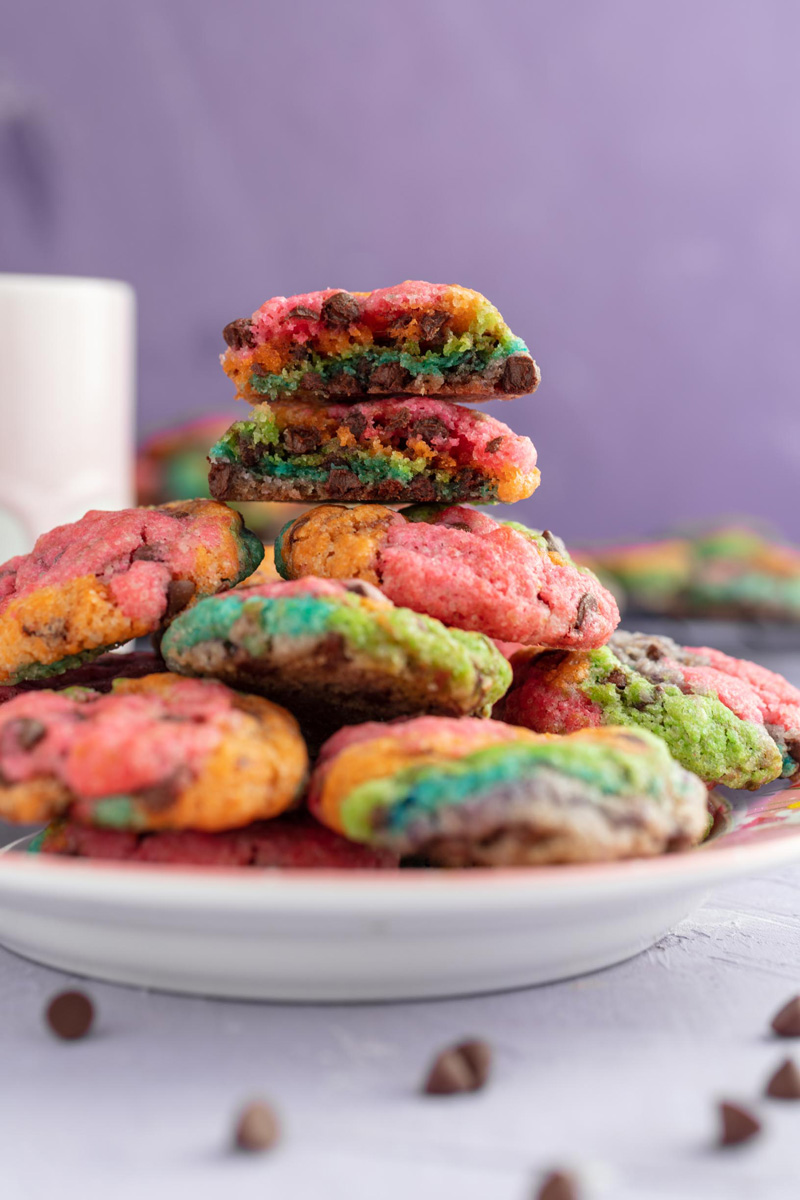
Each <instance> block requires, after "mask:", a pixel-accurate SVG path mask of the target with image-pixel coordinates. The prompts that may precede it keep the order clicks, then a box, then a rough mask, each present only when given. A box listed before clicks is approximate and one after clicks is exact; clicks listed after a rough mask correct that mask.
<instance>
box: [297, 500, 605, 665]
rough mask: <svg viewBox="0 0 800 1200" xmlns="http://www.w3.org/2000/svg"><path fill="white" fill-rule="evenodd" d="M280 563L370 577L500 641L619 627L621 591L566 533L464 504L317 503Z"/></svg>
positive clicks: (597, 637) (582, 642)
mask: <svg viewBox="0 0 800 1200" xmlns="http://www.w3.org/2000/svg"><path fill="white" fill-rule="evenodd" d="M275 562H276V565H277V567H278V570H279V571H280V573H281V574H282V575H283V576H284V578H286V579H298V578H300V577H302V576H303V575H320V576H326V577H328V578H334V579H352V578H357V579H364V580H366V581H367V582H368V583H373V584H376V585H377V586H378V587H379V588H380V589H381V590H382V591H383V592H384V593H385V594H386V595H387V596H388V597H389V599H390V600H392V601H394V603H395V604H398V605H402V606H403V607H405V608H412V609H414V610H415V611H416V612H421V613H427V614H428V616H431V617H436V618H437V619H438V620H440V621H442V622H444V624H445V625H451V626H454V627H456V628H459V629H469V630H475V631H477V632H479V633H484V634H486V635H487V636H488V637H492V638H498V639H500V640H501V641H503V642H522V643H524V644H526V645H537V646H559V647H560V646H564V647H570V648H571V647H575V648H579V647H580V648H583V647H593V646H601V645H603V644H604V643H605V642H606V641H608V639H609V637H610V636H611V634H612V632H613V630H614V628H615V627H616V625H617V624H618V623H619V610H618V609H617V605H616V601H615V600H614V597H613V596H612V595H611V594H610V592H608V591H607V590H606V589H605V588H604V587H603V586H602V585H601V584H600V582H599V580H598V579H597V578H596V577H595V576H594V575H593V574H592V573H591V571H589V570H587V569H586V568H584V567H578V566H576V564H575V563H574V562H573V561H572V559H571V558H570V556H569V554H568V552H567V550H566V549H565V547H564V544H563V542H562V541H561V540H560V538H557V537H556V536H555V535H554V534H552V533H551V532H550V531H549V530H545V531H544V532H542V533H539V532H537V531H535V530H531V529H527V528H526V527H525V526H524V525H519V524H517V523H512V522H502V521H494V520H492V518H491V517H489V516H487V515H486V514H485V513H482V512H476V511H474V510H473V509H469V508H464V507H461V506H458V505H455V506H452V507H449V508H444V509H442V508H436V507H433V506H426V505H419V506H414V507H412V508H407V509H403V510H402V512H394V511H393V510H391V509H389V508H385V507H382V506H380V505H377V504H364V505H360V506H359V507H357V508H346V507H345V506H344V505H320V506H319V507H318V508H315V509H312V510H311V511H310V512H308V513H305V514H304V515H303V516H302V517H300V518H299V519H298V520H296V521H293V522H291V523H290V524H289V525H287V526H286V528H285V529H283V530H281V533H280V535H279V537H278V539H277V541H276V544H275Z"/></svg>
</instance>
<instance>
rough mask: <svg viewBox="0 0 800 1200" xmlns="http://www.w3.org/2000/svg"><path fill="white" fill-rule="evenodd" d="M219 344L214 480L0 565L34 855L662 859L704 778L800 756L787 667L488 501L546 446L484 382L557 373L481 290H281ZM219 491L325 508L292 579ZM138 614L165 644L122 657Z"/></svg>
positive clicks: (675, 844) (754, 770) (9, 773)
mask: <svg viewBox="0 0 800 1200" xmlns="http://www.w3.org/2000/svg"><path fill="white" fill-rule="evenodd" d="M225 340H226V342H227V345H228V349H227V351H226V353H225V354H224V356H223V366H224V369H225V371H226V373H227V374H228V375H229V376H230V378H231V379H232V380H233V381H234V382H235V384H236V387H237V391H238V393H239V395H240V396H241V397H243V398H244V399H245V400H247V401H248V402H249V403H250V404H251V405H252V408H251V413H250V416H249V418H248V419H246V420H242V421H238V422H236V423H235V424H234V425H233V426H232V427H231V428H230V429H229V430H228V431H227V432H226V433H225V434H224V435H223V436H222V438H221V439H220V440H219V441H218V442H217V443H216V445H215V446H214V447H213V448H212V450H211V452H210V487H211V491H212V493H213V496H214V497H215V499H213V500H202V501H201V500H198V501H192V502H188V503H186V504H179V505H172V506H169V505H168V506H162V507H161V508H152V509H133V510H129V511H128V512H125V513H115V514H110V513H105V514H102V513H90V514H87V516H86V517H85V518H83V520H82V521H80V522H77V523H76V525H74V526H69V527H63V528H62V529H59V530H54V531H53V532H52V533H51V534H48V535H45V537H44V538H41V539H39V542H37V544H36V547H35V548H34V550H33V552H32V553H31V554H30V555H28V556H24V557H23V558H20V559H16V560H12V561H11V562H10V563H7V564H5V566H4V567H0V684H6V685H8V686H7V690H6V693H5V697H3V696H1V695H0V701H2V700H3V699H5V703H3V704H2V706H1V707H0V815H3V816H5V817H7V818H8V819H11V820H19V821H26V820H27V821H37V822H40V821H50V822H51V824H50V825H49V827H48V828H47V830H46V831H45V832H44V833H43V834H41V835H40V836H39V838H38V839H37V841H36V843H35V846H36V848H37V849H40V850H46V851H48V850H49V851H53V852H57V853H61V854H72V855H93V856H100V857H112V858H118V859H137V860H147V861H160V862H202V863H204V864H207V865H208V864H214V863H224V864H227V865H251V866H304V867H310V866H323V865H324V866H338V867H346V868H352V867H362V868H364V867H369V868H373V869H374V868H386V867H394V866H396V865H397V864H398V863H401V862H402V863H403V864H405V865H414V866H418V867H432V866H457V867H475V866H507V865H535V864H540V863H552V862H571V861H589V860H592V859H610V858H619V857H629V856H632V855H651V854H658V853H661V852H664V851H666V850H674V849H679V848H682V847H685V846H689V845H693V844H695V843H696V842H698V841H699V840H700V839H701V838H702V837H703V836H704V834H705V832H706V831H707V829H708V825H709V810H708V804H707V789H706V786H705V785H706V784H707V783H715V782H719V781H720V780H724V781H725V782H727V783H730V784H732V785H733V786H738V787H751V788H752V787H757V786H759V785H760V784H761V783H763V782H766V781H767V780H769V779H774V778H777V777H778V776H779V775H781V774H784V775H791V774H793V773H794V772H796V771H797V770H798V765H799V764H800V692H797V691H796V689H793V688H791V686H790V685H789V684H788V683H786V681H785V680H782V679H781V678H780V677H779V676H775V675H773V674H771V673H770V672H766V671H764V670H763V669H762V668H758V667H755V666H754V665H753V664H747V663H741V662H738V661H737V660H734V659H728V658H726V657H725V656H724V655H720V654H719V653H718V652H715V651H711V650H706V649H702V648H701V649H699V650H692V649H688V648H686V647H679V646H676V645H675V644H674V643H671V642H669V641H668V639H663V638H660V639H654V638H650V639H646V638H645V639H643V638H642V637H641V635H635V634H622V633H619V632H616V633H615V629H616V626H617V624H618V622H619V612H618V609H617V605H616V602H615V600H614V597H613V596H612V595H611V593H610V592H609V591H608V590H607V589H606V588H605V587H603V586H602V584H601V583H600V582H599V580H598V579H597V578H596V576H595V575H593V574H592V572H591V571H590V570H588V569H587V568H586V567H582V566H579V565H577V564H576V563H575V562H574V561H573V560H572V558H571V557H570V555H569V553H568V552H567V550H566V548H565V547H564V544H563V543H562V542H561V540H560V539H559V538H558V537H557V536H556V535H555V534H553V533H552V532H550V531H549V530H543V531H541V532H539V531H536V530H532V529H528V528H526V527H525V526H524V525H521V524H518V523H515V522H498V521H496V520H494V519H493V518H492V517H490V516H489V515H488V513H487V512H486V511H485V510H476V509H475V508H472V507H468V506H467V505H468V504H488V503H492V502H494V501H504V502H513V501H515V500H519V499H523V498H526V497H528V496H530V495H531V494H532V493H533V491H534V490H535V488H536V487H537V485H538V483H539V472H538V470H537V467H536V451H535V449H534V447H533V445H532V444H531V442H530V441H529V439H527V438H525V437H520V436H519V435H517V434H515V433H514V432H513V431H512V430H511V429H510V428H509V427H508V426H507V425H505V424H503V423H502V422H500V421H497V420H495V419H494V418H492V417H489V416H487V415H486V414H483V413H481V412H479V411H476V410H475V409H473V408H471V407H467V406H466V405H467V404H469V403H471V402H473V401H478V400H480V399H487V400H488V399H512V398H514V397H518V396H522V395H524V394H526V393H528V392H531V391H533V390H534V388H535V387H536V385H537V383H538V380H539V373H538V369H537V367H536V364H535V363H534V361H533V359H532V357H531V355H530V354H529V352H528V349H527V347H526V346H525V344H524V343H523V342H522V341H521V340H520V339H519V338H518V337H516V336H515V335H514V334H513V333H512V332H511V330H510V329H509V328H508V326H507V325H506V324H505V322H504V321H503V319H502V317H501V316H500V314H499V312H498V311H497V310H496V309H495V308H494V307H493V306H492V305H491V304H490V303H489V302H488V301H487V300H486V299H485V298H484V297H483V296H481V295H479V294H478V293H477V292H473V291H469V290H468V289H466V288H462V287H449V286H438V285H432V284H428V283H419V282H415V283H404V284H402V285H401V286H399V287H396V288H387V289H382V290H380V291H376V292H370V293H349V292H343V291H336V290H328V291H324V292H316V293H310V294H307V295H302V296H294V297H291V298H289V299H287V298H285V297H278V298H275V299H272V300H269V301H268V302H267V303H266V304H264V305H263V307H262V308H260V309H259V310H258V311H257V312H256V313H255V314H254V315H253V316H252V317H251V318H248V319H246V320H237V321H233V322H232V323H231V324H230V325H228V326H226V329H225ZM227 500H236V501H239V500H244V501H250V502H253V503H256V504H258V503H261V502H268V503H271V504H272V503H275V502H283V501H292V502H297V501H299V502H302V503H305V504H309V503H310V504H312V505H313V507H311V508H310V509H308V511H306V512H304V513H303V515H302V516H300V517H295V518H294V519H293V520H292V521H290V522H289V524H288V525H287V526H286V527H285V528H284V529H283V530H282V531H281V533H280V535H279V536H278V539H277V542H276V545H275V550H274V565H275V568H277V571H275V569H274V568H272V564H271V563H269V564H268V565H265V566H262V567H261V568H260V569H258V570H257V568H258V567H259V561H260V559H261V557H262V553H263V550H262V547H261V545H260V543H259V542H258V541H257V540H256V539H254V538H253V537H252V535H250V534H248V532H247V530H245V529H244V528H243V526H242V522H241V518H239V517H238V516H237V515H236V514H235V513H234V512H233V511H232V510H231V509H229V508H228V507H227V506H226V505H225V504H224V503H222V502H223V501H227ZM400 506H402V507H400ZM281 577H282V578H281ZM148 632H149V633H151V634H153V635H155V637H156V640H157V646H158V653H157V654H156V655H151V656H149V662H148V656H146V655H145V656H143V655H142V654H138V655H133V656H130V655H128V656H126V655H116V656H113V655H112V656H109V655H107V654H104V653H103V652H104V651H107V650H108V649H109V648H110V647H111V646H113V645H116V644H119V643H120V642H122V641H124V640H125V639H127V638H129V637H135V636H141V635H143V634H145V633H148ZM98 656H100V657H98ZM143 660H144V661H143ZM87 664H88V665H87ZM187 677H188V678H187ZM87 685H88V686H87ZM309 769H310V770H311V776H310V778H308V771H309Z"/></svg>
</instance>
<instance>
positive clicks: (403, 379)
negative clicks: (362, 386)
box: [369, 362, 411, 392]
mask: <svg viewBox="0 0 800 1200" xmlns="http://www.w3.org/2000/svg"><path fill="white" fill-rule="evenodd" d="M410 379H411V376H410V375H409V373H408V371H407V370H406V369H405V367H403V366H401V364H400V363H399V362H387V363H380V364H379V366H377V367H375V368H374V369H373V370H372V371H371V372H370V376H369V390H370V391H371V392H402V390H403V388H404V387H406V385H407V384H408V383H409V381H410Z"/></svg>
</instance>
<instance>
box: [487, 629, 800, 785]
mask: <svg viewBox="0 0 800 1200" xmlns="http://www.w3.org/2000/svg"><path fill="white" fill-rule="evenodd" d="M513 665H514V685H513V687H512V689H511V690H510V692H509V693H508V695H507V696H506V697H504V699H503V700H502V701H501V702H500V704H499V705H498V707H497V708H496V710H495V712H496V713H497V714H498V715H499V716H501V717H502V718H503V720H506V721H510V722H512V723H513V724H515V725H524V726H525V727H527V728H529V729H534V730H537V731H539V732H542V733H570V732H572V731H573V730H575V729H584V728H587V727H590V726H600V725H626V726H636V727H638V728H642V729H648V730H650V731H651V732H652V733H654V734H657V735H658V736H659V737H661V738H663V739H664V741H665V742H666V744H667V746H668V747H669V749H670V751H671V753H672V754H673V755H674V757H675V758H676V759H677V760H678V762H680V763H682V764H683V766H685V767H687V768H688V769H689V770H690V771H694V773H695V774H696V775H699V776H700V778H701V779H704V780H705V781H706V782H707V783H724V784H727V786H728V787H733V788H750V789H753V788H758V787H761V786H762V784H765V783H769V782H770V781H771V780H773V779H777V778H778V777H779V776H780V775H784V776H787V777H789V776H792V775H795V774H796V773H797V772H798V770H800V691H798V689H797V688H795V687H793V686H792V685H791V684H790V683H788V681H787V680H785V679H783V677H782V676H780V675H776V674H775V673H774V672H772V671H768V670H766V669H765V668H764V667H760V666H757V665H756V664H755V663H749V662H745V661H743V660H741V659H735V658H730V657H729V656H728V655H726V654H722V653H721V652H720V651H719V650H712V649H710V648H708V647H699V648H692V647H687V646H679V645H678V644H677V643H676V642H674V641H672V639H671V638H667V637H657V636H654V635H651V634H643V633H627V632H625V631H623V630H619V631H618V632H617V633H615V634H614V635H613V637H612V638H611V641H610V642H609V644H608V646H604V647H602V648H601V649H598V650H591V651H576V652H567V651H550V652H546V653H537V652H530V651H525V650H522V651H519V652H518V653H517V654H516V655H515V656H514V657H513Z"/></svg>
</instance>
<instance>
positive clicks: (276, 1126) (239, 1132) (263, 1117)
mask: <svg viewBox="0 0 800 1200" xmlns="http://www.w3.org/2000/svg"><path fill="white" fill-rule="evenodd" d="M280 1137H281V1128H280V1122H279V1121H278V1117H277V1114H276V1113H275V1110H274V1109H273V1108H271V1107H270V1105H269V1104H265V1103H264V1101H263V1100H254V1101H252V1103H250V1104H248V1105H247V1106H246V1107H245V1108H244V1109H242V1111H241V1112H240V1114H239V1118H238V1120H237V1122H236V1130H235V1133H234V1141H235V1143H236V1147H237V1149H239V1150H248V1151H253V1152H260V1151H263V1150H271V1149H272V1147H273V1146H275V1145H277V1143H278V1142H279V1141H280Z"/></svg>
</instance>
